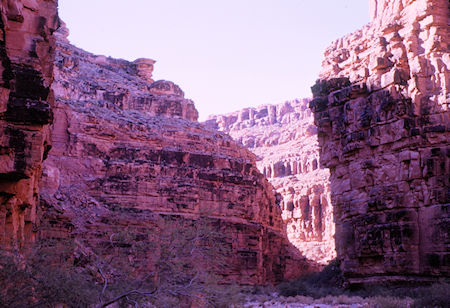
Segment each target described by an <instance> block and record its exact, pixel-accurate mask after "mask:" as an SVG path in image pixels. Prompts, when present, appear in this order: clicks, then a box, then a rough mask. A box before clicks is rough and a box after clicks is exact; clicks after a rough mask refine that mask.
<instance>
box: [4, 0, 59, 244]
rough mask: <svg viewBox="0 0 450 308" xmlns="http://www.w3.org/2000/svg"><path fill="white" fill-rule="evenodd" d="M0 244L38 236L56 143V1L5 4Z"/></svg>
mask: <svg viewBox="0 0 450 308" xmlns="http://www.w3.org/2000/svg"><path fill="white" fill-rule="evenodd" d="M0 11H1V12H0V33H1V36H0V61H1V63H0V72H1V75H0V248H5V249H23V248H25V247H27V246H28V244H30V243H32V242H33V241H34V239H35V234H36V230H37V228H38V225H39V220H38V219H37V218H36V208H37V205H38V196H39V189H38V183H39V178H40V176H41V169H42V162H43V160H44V159H45V158H46V155H47V153H48V151H49V149H50V147H51V141H50V138H49V127H48V124H50V123H51V122H52V119H53V113H52V105H53V94H52V92H51V89H50V85H51V83H52V80H53V55H52V53H51V50H52V49H54V41H53V39H52V32H53V31H54V30H55V29H56V28H57V27H58V16H57V3H56V1H44V0H36V1H25V0H24V1H21V0H14V1H13V0H7V1H2V2H1V3H0Z"/></svg>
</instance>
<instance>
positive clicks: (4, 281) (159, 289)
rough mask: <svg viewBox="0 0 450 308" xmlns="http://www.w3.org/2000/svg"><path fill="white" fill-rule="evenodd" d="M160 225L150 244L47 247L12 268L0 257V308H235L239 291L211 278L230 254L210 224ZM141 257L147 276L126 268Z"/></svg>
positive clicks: (124, 233)
mask: <svg viewBox="0 0 450 308" xmlns="http://www.w3.org/2000/svg"><path fill="white" fill-rule="evenodd" d="M162 219H163V220H164V223H163V227H162V228H161V232H159V233H157V234H154V235H153V237H151V238H150V237H149V239H144V240H139V239H138V238H137V236H136V234H135V233H133V232H132V231H130V230H128V229H123V230H120V232H117V233H114V234H111V235H108V238H109V242H108V241H105V242H104V244H103V245H102V246H100V247H98V246H95V247H88V246H86V245H88V243H79V242H75V241H74V240H73V239H68V240H62V239H57V240H51V239H46V240H45V241H43V242H41V243H37V245H35V248H34V250H33V251H32V252H30V253H27V254H26V257H25V255H24V254H17V256H18V257H17V258H16V259H17V260H15V259H14V258H13V257H14V254H13V253H11V252H6V251H4V253H3V254H2V253H0V307H31V306H34V307H52V306H55V305H57V304H65V305H66V306H68V307H97V308H99V307H106V306H108V305H110V304H111V303H117V304H119V305H120V307H122V306H123V307H126V306H127V305H131V306H135V305H137V304H139V305H140V306H143V305H149V304H151V305H153V306H156V307H161V308H164V307H187V306H190V305H191V304H192V303H197V305H198V306H202V307H227V306H229V305H230V304H233V303H237V302H239V301H241V299H242V296H241V295H240V293H239V291H238V286H235V285H229V284H227V285H224V284H223V283H222V282H221V279H220V277H219V276H218V275H217V274H216V273H220V272H221V271H222V270H223V268H224V267H225V266H227V258H228V257H229V254H230V253H231V252H230V249H229V246H227V245H226V243H223V236H222V234H221V233H220V232H218V231H217V230H215V228H214V226H212V224H211V221H210V220H208V219H202V218H199V219H198V220H197V221H193V220H184V219H182V218H173V217H168V218H167V217H166V218H162ZM80 245H81V246H80ZM121 249H123V250H126V251H125V252H126V253H125V254H124V251H123V250H122V251H121ZM142 252H145V253H146V255H147V256H148V257H151V258H152V262H151V263H152V264H153V268H151V269H148V268H143V267H140V268H134V267H133V266H131V265H130V263H128V264H126V262H127V261H128V259H127V260H125V261H124V257H123V256H125V257H126V256H130V255H133V254H135V253H142Z"/></svg>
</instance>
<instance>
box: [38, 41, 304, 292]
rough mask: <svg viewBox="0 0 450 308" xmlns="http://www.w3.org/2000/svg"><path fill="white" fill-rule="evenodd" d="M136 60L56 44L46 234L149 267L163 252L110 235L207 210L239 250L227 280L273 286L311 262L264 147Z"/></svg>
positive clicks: (143, 236) (139, 232)
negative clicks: (204, 115) (203, 117)
mask: <svg viewBox="0 0 450 308" xmlns="http://www.w3.org/2000/svg"><path fill="white" fill-rule="evenodd" d="M138 62H142V60H140V61H138ZM148 63H149V62H148ZM148 63H147V64H148ZM139 65H142V63H140V64H139ZM136 66H137V64H136V61H135V62H127V61H125V60H117V59H112V58H106V57H102V56H95V55H92V54H89V53H87V52H85V51H83V50H81V49H79V48H76V47H74V46H71V45H70V44H69V43H68V42H67V40H64V39H63V35H62V36H61V37H60V39H59V40H58V42H57V49H56V59H55V83H54V85H53V89H54V92H55V97H56V103H55V108H54V114H55V117H54V118H55V121H54V123H53V125H52V139H53V140H52V142H53V148H52V150H51V152H50V154H49V157H48V160H47V161H46V163H45V168H44V176H43V177H42V182H41V187H42V188H41V191H42V199H43V208H45V215H44V217H45V218H44V223H43V226H42V228H41V235H42V237H44V238H45V237H46V236H52V237H53V238H55V237H57V238H61V239H64V238H75V239H76V241H77V243H78V244H79V245H81V246H83V247H84V248H85V249H84V250H85V251H86V250H92V251H97V252H98V251H100V254H101V257H109V256H111V255H112V254H114V253H118V255H119V257H120V258H121V259H122V260H124V262H123V263H124V266H125V267H132V268H134V269H135V270H138V271H139V269H148V268H151V266H152V264H151V262H152V259H153V258H151V257H149V256H151V255H152V253H155V252H154V251H147V250H143V251H141V252H140V253H139V254H131V253H130V252H129V251H128V248H127V246H126V245H124V247H110V248H108V245H107V244H105V243H108V242H109V240H110V237H111V236H114V234H117V233H119V232H121V231H123V230H127V232H128V233H129V234H131V235H132V236H133V238H135V239H136V240H138V239H139V241H143V242H145V241H150V239H151V237H152V234H153V235H154V234H155V232H158V228H159V227H160V226H159V227H158V220H157V219H156V217H157V216H159V215H163V216H165V217H168V216H172V217H177V218H181V219H193V220H195V219H197V218H198V217H200V216H204V217H208V218H209V219H210V220H212V221H214V226H215V227H216V228H217V229H216V231H219V232H221V233H222V234H223V241H224V243H226V245H227V247H230V248H231V252H232V253H231V254H230V256H229V259H228V260H227V264H228V266H227V267H226V268H225V269H223V270H222V271H221V272H219V274H220V276H221V277H222V279H223V280H224V281H228V282H239V283H243V284H264V283H267V282H277V281H281V280H283V279H287V278H293V277H295V276H296V275H298V274H299V273H304V272H307V271H309V270H311V269H312V267H313V266H312V265H311V264H310V263H308V262H306V259H305V258H304V257H302V256H301V255H300V254H299V253H298V252H296V250H295V249H294V248H293V247H292V246H291V245H290V243H289V241H288V240H287V238H286V232H285V228H284V224H283V222H282V219H281V210H280V208H279V206H278V205H277V200H276V198H275V195H274V193H273V187H272V186H271V185H270V184H269V183H268V182H267V180H266V179H265V178H264V176H263V175H262V174H261V173H260V172H259V171H258V169H257V168H256V164H255V156H254V154H252V153H251V152H249V151H248V150H246V149H244V148H243V147H241V146H239V145H237V144H236V143H235V142H234V141H233V140H232V139H231V137H229V136H227V135H225V134H223V133H220V132H217V131H216V130H213V129H208V128H205V127H204V126H203V125H202V124H200V123H198V122H196V120H197V117H198V113H197V110H196V109H195V107H194V104H193V102H192V101H191V100H188V99H185V98H184V93H183V91H182V90H181V89H180V88H179V87H178V86H177V85H175V84H174V83H172V82H169V81H156V82H152V81H151V80H150V79H151V78H150V76H149V75H148V74H147V75H146V76H142V72H141V71H139V69H136ZM138 68H139V67H138ZM117 250H118V251H117Z"/></svg>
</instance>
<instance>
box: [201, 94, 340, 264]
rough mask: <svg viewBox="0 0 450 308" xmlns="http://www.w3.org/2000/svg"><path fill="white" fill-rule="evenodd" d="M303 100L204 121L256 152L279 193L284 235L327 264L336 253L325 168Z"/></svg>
mask: <svg viewBox="0 0 450 308" xmlns="http://www.w3.org/2000/svg"><path fill="white" fill-rule="evenodd" d="M308 102H309V99H303V100H294V101H288V102H285V103H283V104H280V105H266V106H260V107H257V108H246V109H243V110H240V111H237V112H234V113H230V114H227V115H220V116H214V117H211V118H210V119H208V120H207V121H206V122H205V124H206V125H207V126H208V127H211V128H214V129H218V130H219V131H224V132H226V133H228V134H229V135H230V136H231V137H233V139H235V140H236V141H237V142H239V143H241V144H243V145H244V146H246V147H247V148H248V149H249V150H251V151H252V152H253V153H254V154H255V155H256V156H257V157H258V160H257V167H258V169H259V170H260V171H261V172H262V173H263V174H264V176H265V177H266V178H267V179H268V180H269V181H270V183H271V184H272V185H273V186H274V187H275V189H276V191H277V192H278V193H279V194H280V198H281V200H280V207H281V210H282V217H283V221H284V223H285V224H286V228H287V234H288V237H289V240H290V241H291V243H292V244H293V245H295V247H297V248H298V249H299V250H300V252H301V253H302V254H303V255H304V256H306V257H307V258H308V259H310V260H313V261H315V262H318V263H321V264H326V263H327V262H329V261H330V260H331V259H333V258H334V257H335V256H336V252H335V247H334V222H333V211H332V205H331V201H330V191H329V180H328V178H329V171H328V169H325V168H322V167H321V166H320V164H319V145H318V140H317V129H316V127H315V125H314V117H313V115H312V112H311V110H310V109H309V108H308Z"/></svg>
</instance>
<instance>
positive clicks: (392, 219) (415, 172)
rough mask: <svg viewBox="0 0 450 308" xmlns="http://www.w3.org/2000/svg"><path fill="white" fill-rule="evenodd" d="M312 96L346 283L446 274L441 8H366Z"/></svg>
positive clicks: (448, 165)
mask: <svg viewBox="0 0 450 308" xmlns="http://www.w3.org/2000/svg"><path fill="white" fill-rule="evenodd" d="M371 16H372V22H371V23H370V24H369V25H367V26H365V27H364V28H363V29H361V30H359V31H357V32H355V33H352V34H350V35H348V36H345V37H343V38H341V39H339V40H337V41H335V42H333V43H332V45H331V46H330V47H329V48H328V49H327V50H326V52H325V60H324V62H323V70H322V72H321V75H320V78H321V79H322V80H319V81H318V82H317V84H316V85H315V86H314V87H313V88H312V90H313V94H314V99H313V101H312V102H311V103H310V106H311V108H312V110H313V111H314V113H315V123H316V124H317V126H318V134H319V144H320V148H321V152H320V160H321V164H323V165H324V166H326V167H328V168H330V170H331V178H330V180H331V186H330V188H331V198H332V202H333V205H334V207H335V216H336V218H335V220H336V248H337V254H338V257H339V258H340V259H341V260H342V261H343V263H342V269H343V271H344V274H345V275H346V277H347V279H348V280H349V282H350V283H360V282H380V281H386V280H388V281H395V280H400V281H408V280H413V281H420V280H431V279H433V278H439V277H448V276H449V275H450V263H449V260H450V246H449V243H450V242H449V240H450V237H449V233H448V231H449V230H450V228H449V221H450V219H449V211H448V209H449V203H450V191H449V187H450V185H449V184H450V183H449V174H450V156H449V153H450V147H449V140H450V133H449V131H450V126H449V123H450V114H449V109H448V104H449V91H448V90H449V82H450V74H449V71H448V69H449V67H450V57H449V52H448V51H449V50H448V48H449V47H448V44H449V27H448V24H449V21H450V20H449V2H448V1H446V0H436V1H428V0H416V1H410V0H408V1H406V0H397V1H381V0H379V1H376V0H372V1H371Z"/></svg>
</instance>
